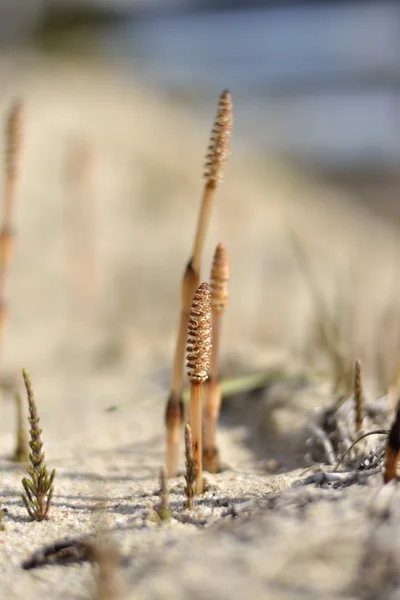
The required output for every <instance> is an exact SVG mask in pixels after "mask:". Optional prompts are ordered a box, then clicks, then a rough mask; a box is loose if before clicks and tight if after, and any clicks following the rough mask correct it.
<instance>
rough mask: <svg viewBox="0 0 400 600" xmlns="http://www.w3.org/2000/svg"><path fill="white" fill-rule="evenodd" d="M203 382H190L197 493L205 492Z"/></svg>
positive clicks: (190, 417) (190, 416)
mask: <svg viewBox="0 0 400 600" xmlns="http://www.w3.org/2000/svg"><path fill="white" fill-rule="evenodd" d="M202 388H203V384H202V383H199V382H197V381H192V382H191V383H190V412H189V423H190V428H191V430H192V447H193V460H194V462H195V463H196V465H197V473H196V494H201V493H202V492H203V441H202V438H203V432H202V428H203V415H202V412H203V399H202V392H203V390H202Z"/></svg>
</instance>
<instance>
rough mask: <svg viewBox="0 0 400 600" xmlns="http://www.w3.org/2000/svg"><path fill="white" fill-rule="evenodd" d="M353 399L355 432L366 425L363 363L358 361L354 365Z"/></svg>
mask: <svg viewBox="0 0 400 600" xmlns="http://www.w3.org/2000/svg"><path fill="white" fill-rule="evenodd" d="M353 398H354V412H355V430H356V432H358V431H361V430H362V428H363V424H364V414H365V399H364V392H363V385H362V375H361V361H360V360H356V362H355V365H354V380H353Z"/></svg>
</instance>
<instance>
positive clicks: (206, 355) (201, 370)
mask: <svg viewBox="0 0 400 600" xmlns="http://www.w3.org/2000/svg"><path fill="white" fill-rule="evenodd" d="M210 356H211V294H210V288H209V285H208V283H202V284H201V285H200V286H199V288H198V290H197V292H196V294H195V296H194V299H193V302H192V308H191V311H190V318H189V326H188V341H187V372H188V377H189V380H190V417H189V421H190V427H191V430H192V436H193V457H194V461H195V462H196V464H197V476H196V492H197V493H198V494H200V493H202V491H203V459H202V452H203V447H202V427H203V406H202V404H203V402H202V388H203V383H204V382H205V381H206V379H207V377H208V369H209V367H210Z"/></svg>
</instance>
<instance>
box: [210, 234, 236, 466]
mask: <svg viewBox="0 0 400 600" xmlns="http://www.w3.org/2000/svg"><path fill="white" fill-rule="evenodd" d="M229 277H230V268H229V260H228V254H227V252H226V249H225V246H224V245H223V244H218V246H217V248H216V250H215V253H214V260H213V264H212V268H211V277H210V287H211V313H212V352H211V361H210V376H209V380H208V382H207V385H206V397H205V407H204V415H205V421H204V453H203V460H204V469H205V470H207V471H210V472H211V473H216V472H217V471H218V470H219V468H220V460H219V452H218V448H217V444H216V436H217V423H218V418H219V411H220V406H221V386H220V382H219V355H220V345H221V332H222V319H223V314H224V312H225V310H226V308H227V306H228V300H229V292H228V281H229Z"/></svg>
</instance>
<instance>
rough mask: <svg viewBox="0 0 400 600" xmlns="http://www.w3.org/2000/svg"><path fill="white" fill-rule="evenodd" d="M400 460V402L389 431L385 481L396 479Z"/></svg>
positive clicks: (384, 471) (384, 473) (386, 448)
mask: <svg viewBox="0 0 400 600" xmlns="http://www.w3.org/2000/svg"><path fill="white" fill-rule="evenodd" d="M399 458H400V402H399V403H398V404H397V409H396V416H395V418H394V421H393V423H392V426H391V428H390V431H389V435H388V438H387V440H386V447H385V467H384V470H383V481H384V482H385V483H389V481H392V479H395V477H396V472H397V464H398V462H399Z"/></svg>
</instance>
